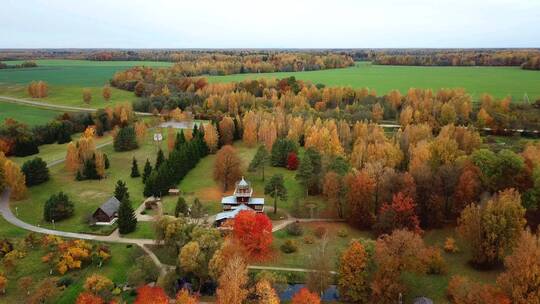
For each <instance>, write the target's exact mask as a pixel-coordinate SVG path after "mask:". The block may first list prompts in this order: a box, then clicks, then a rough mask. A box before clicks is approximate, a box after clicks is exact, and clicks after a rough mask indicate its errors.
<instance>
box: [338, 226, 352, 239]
mask: <svg viewBox="0 0 540 304" xmlns="http://www.w3.org/2000/svg"><path fill="white" fill-rule="evenodd" d="M337 235H338V236H339V237H342V238H346V237H348V236H349V230H347V228H341V229H339V230H338V232H337Z"/></svg>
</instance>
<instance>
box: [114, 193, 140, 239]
mask: <svg viewBox="0 0 540 304" xmlns="http://www.w3.org/2000/svg"><path fill="white" fill-rule="evenodd" d="M136 228H137V217H136V216H135V211H134V210H133V207H131V202H130V201H129V199H127V198H126V199H124V200H122V201H120V207H119V208H118V231H119V232H120V234H127V233H130V232H133V231H135V229H136Z"/></svg>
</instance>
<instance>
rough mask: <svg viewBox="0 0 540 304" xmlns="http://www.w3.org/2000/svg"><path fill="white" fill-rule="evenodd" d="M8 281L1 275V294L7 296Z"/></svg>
mask: <svg viewBox="0 0 540 304" xmlns="http://www.w3.org/2000/svg"><path fill="white" fill-rule="evenodd" d="M7 283H8V280H7V278H6V277H4V276H3V275H0V293H1V294H6V286H7Z"/></svg>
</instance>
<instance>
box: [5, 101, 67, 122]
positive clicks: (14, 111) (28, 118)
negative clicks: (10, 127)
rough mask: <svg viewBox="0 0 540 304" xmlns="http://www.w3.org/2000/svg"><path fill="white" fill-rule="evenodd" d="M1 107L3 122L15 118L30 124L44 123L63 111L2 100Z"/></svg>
mask: <svg viewBox="0 0 540 304" xmlns="http://www.w3.org/2000/svg"><path fill="white" fill-rule="evenodd" d="M0 108H1V109H2V110H1V111H0V122H3V121H4V120H5V119H6V118H13V119H15V120H17V121H19V122H22V123H25V124H27V125H29V126H36V125H44V124H46V123H48V122H50V121H51V120H53V119H54V118H55V117H57V116H59V115H62V113H63V112H59V111H54V110H47V109H40V108H36V107H32V106H27V105H19V104H15V103H10V102H3V101H1V100H0Z"/></svg>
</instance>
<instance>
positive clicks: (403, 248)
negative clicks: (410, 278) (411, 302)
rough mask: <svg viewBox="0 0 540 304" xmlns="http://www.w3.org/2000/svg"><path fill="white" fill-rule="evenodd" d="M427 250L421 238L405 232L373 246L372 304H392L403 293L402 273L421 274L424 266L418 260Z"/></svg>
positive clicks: (382, 239)
mask: <svg viewBox="0 0 540 304" xmlns="http://www.w3.org/2000/svg"><path fill="white" fill-rule="evenodd" d="M425 250H426V247H425V245H424V242H423V240H422V238H421V237H420V236H419V235H418V234H415V233H413V232H410V231H407V230H394V231H393V232H392V234H390V235H388V234H385V235H383V236H381V237H379V239H377V241H376V243H375V255H374V260H375V263H376V265H377V272H376V273H375V276H374V279H373V281H372V282H371V290H372V301H373V302H374V303H395V302H396V301H397V299H398V298H399V293H403V292H404V291H405V285H404V284H403V282H402V281H401V278H400V277H401V273H402V272H404V271H406V272H412V273H424V272H425V270H426V269H425V263H424V260H422V259H421V258H420V257H421V256H422V254H423V252H424V251H425Z"/></svg>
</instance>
